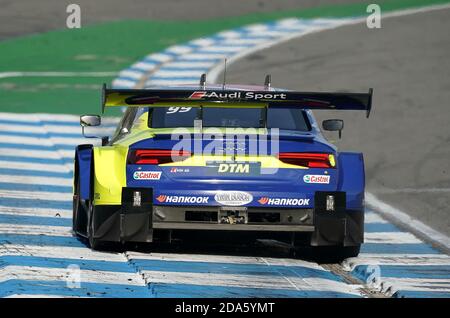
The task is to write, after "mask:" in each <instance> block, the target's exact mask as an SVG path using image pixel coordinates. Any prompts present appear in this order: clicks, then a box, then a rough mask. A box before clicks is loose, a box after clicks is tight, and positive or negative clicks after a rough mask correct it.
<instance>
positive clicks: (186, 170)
mask: <svg viewBox="0 0 450 318" xmlns="http://www.w3.org/2000/svg"><path fill="white" fill-rule="evenodd" d="M187 172H190V170H189V169H188V168H176V167H173V168H170V173H187Z"/></svg>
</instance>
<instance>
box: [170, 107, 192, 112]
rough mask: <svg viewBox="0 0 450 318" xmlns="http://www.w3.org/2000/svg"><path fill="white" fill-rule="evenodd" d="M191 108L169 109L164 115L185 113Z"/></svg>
mask: <svg viewBox="0 0 450 318" xmlns="http://www.w3.org/2000/svg"><path fill="white" fill-rule="evenodd" d="M191 109H192V107H175V106H174V107H169V108H168V109H167V112H166V114H175V113H187V112H188V111H190V110H191Z"/></svg>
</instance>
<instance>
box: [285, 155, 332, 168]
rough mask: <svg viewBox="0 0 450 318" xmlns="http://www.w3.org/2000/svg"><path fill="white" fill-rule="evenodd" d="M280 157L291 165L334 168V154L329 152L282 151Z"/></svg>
mask: <svg viewBox="0 0 450 318" xmlns="http://www.w3.org/2000/svg"><path fill="white" fill-rule="evenodd" d="M278 159H280V160H281V161H282V162H284V163H288V164H291V165H296V166H302V167H308V168H334V167H335V165H336V163H335V160H334V156H333V155H332V154H328V153H306V152H282V153H279V154H278Z"/></svg>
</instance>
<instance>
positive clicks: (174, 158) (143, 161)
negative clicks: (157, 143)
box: [128, 149, 191, 165]
mask: <svg viewBox="0 0 450 318" xmlns="http://www.w3.org/2000/svg"><path fill="white" fill-rule="evenodd" d="M190 156H191V153H190V152H189V151H183V150H165V149H162V150H161V149H136V150H130V153H129V154H128V163H129V164H133V165H160V164H164V163H171V162H178V161H183V160H185V159H187V158H189V157H190Z"/></svg>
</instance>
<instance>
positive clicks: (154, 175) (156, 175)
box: [133, 171, 161, 180]
mask: <svg viewBox="0 0 450 318" xmlns="http://www.w3.org/2000/svg"><path fill="white" fill-rule="evenodd" d="M133 179H134V180H159V179H161V171H135V172H134V173H133Z"/></svg>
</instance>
